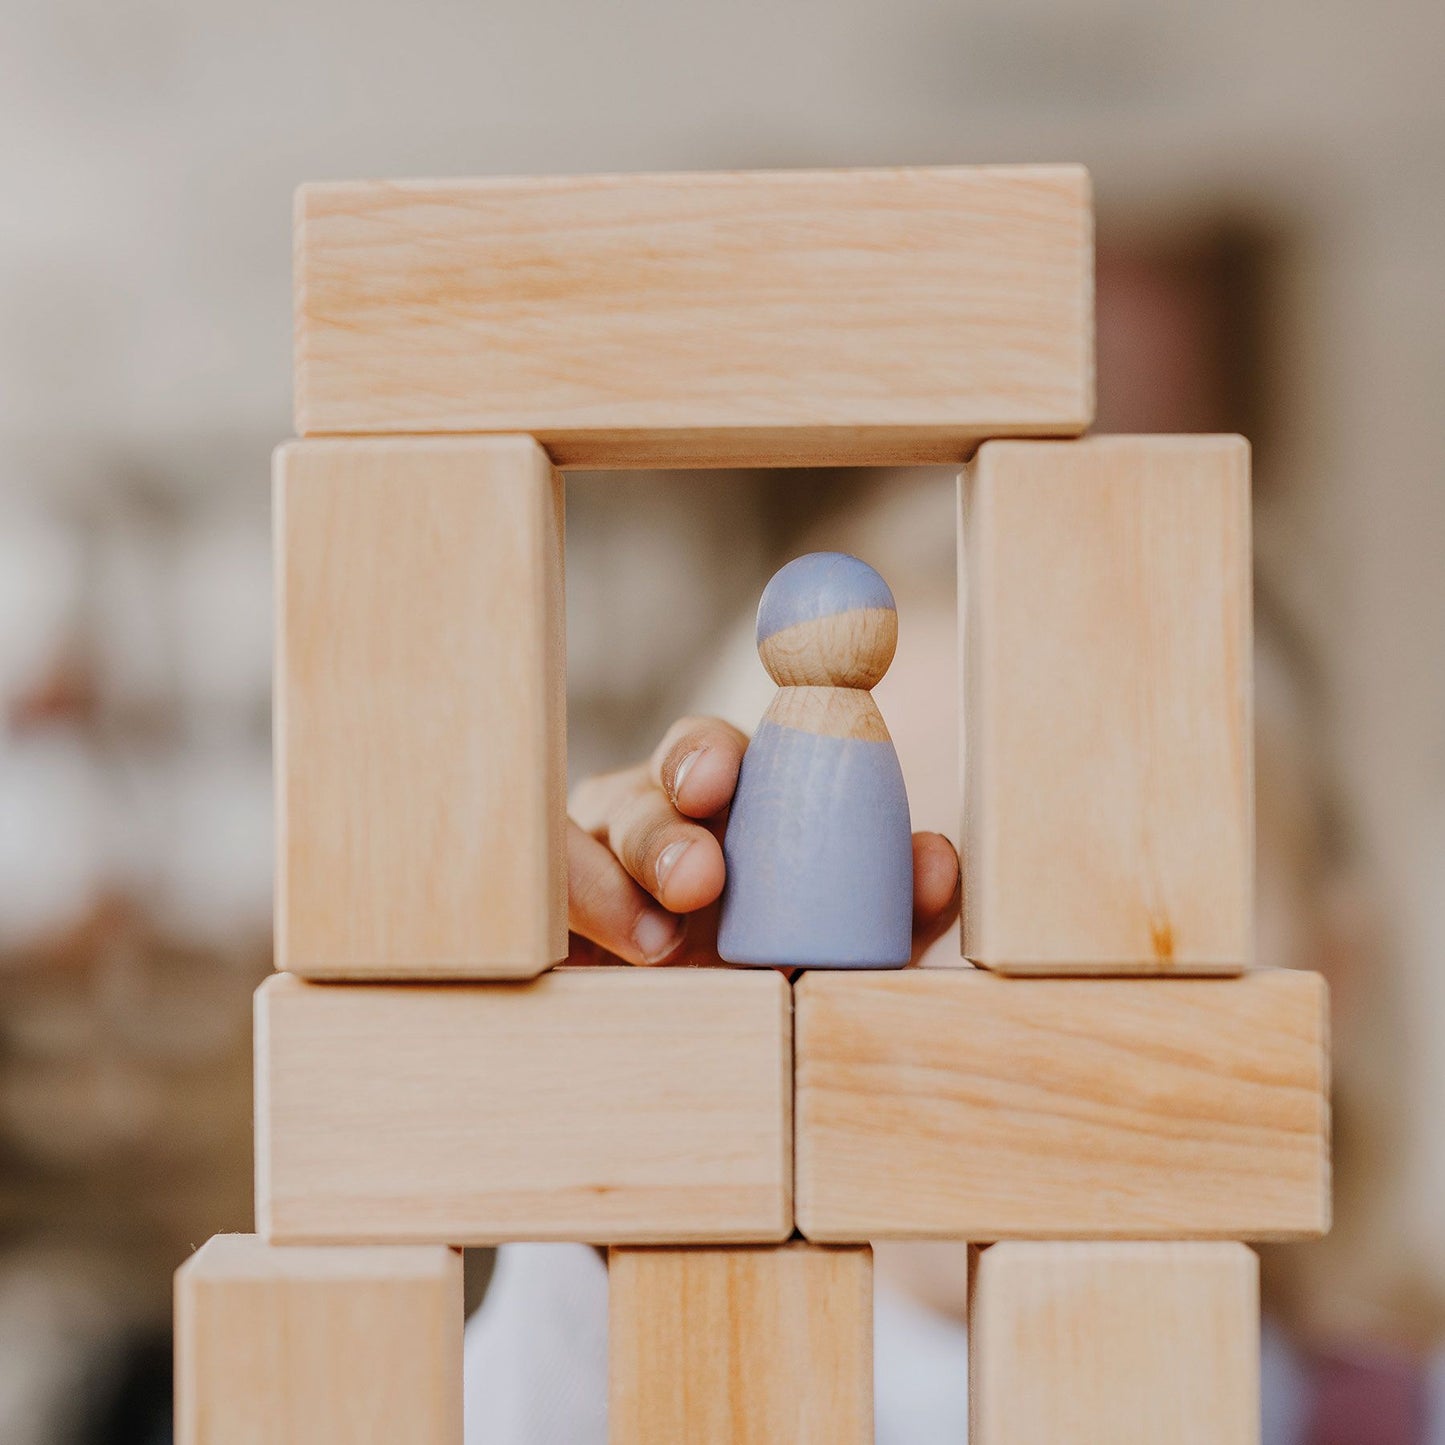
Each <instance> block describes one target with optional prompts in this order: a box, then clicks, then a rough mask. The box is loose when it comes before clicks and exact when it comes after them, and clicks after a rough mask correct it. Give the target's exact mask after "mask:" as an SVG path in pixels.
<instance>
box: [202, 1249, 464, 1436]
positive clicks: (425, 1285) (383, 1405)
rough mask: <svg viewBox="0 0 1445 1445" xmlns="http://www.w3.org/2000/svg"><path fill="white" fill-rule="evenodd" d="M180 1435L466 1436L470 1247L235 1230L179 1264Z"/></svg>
mask: <svg viewBox="0 0 1445 1445" xmlns="http://www.w3.org/2000/svg"><path fill="white" fill-rule="evenodd" d="M176 1438H177V1441H178V1442H179V1445H320V1442H323V1441H324V1442H330V1441H335V1442H341V1441H345V1442H346V1445H396V1442H398V1441H402V1440H405V1441H406V1442H407V1445H461V1440H462V1258H461V1255H460V1254H458V1253H457V1252H456V1251H454V1250H450V1249H443V1248H440V1247H437V1246H425V1245H419V1246H391V1245H384V1246H371V1247H366V1248H355V1247H352V1248H300V1249H297V1248H289V1247H277V1246H273V1245H269V1244H266V1243H264V1242H263V1241H261V1240H259V1239H257V1238H256V1237H255V1236H254V1235H249V1234H222V1235H217V1236H216V1238H214V1239H212V1240H211V1241H210V1243H208V1244H205V1245H203V1246H202V1247H201V1248H200V1250H198V1251H197V1253H196V1254H194V1255H193V1256H192V1257H191V1258H190V1259H189V1260H188V1261H187V1262H186V1263H185V1264H183V1265H182V1266H181V1268H180V1270H179V1271H178V1272H177V1274H176Z"/></svg>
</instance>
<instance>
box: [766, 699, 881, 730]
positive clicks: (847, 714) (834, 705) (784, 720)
mask: <svg viewBox="0 0 1445 1445" xmlns="http://www.w3.org/2000/svg"><path fill="white" fill-rule="evenodd" d="M763 721H764V722H773V723H777V724H778V725H779V726H780V727H786V728H794V729H796V730H797V731H798V732H804V733H816V734H818V735H819V736H822V737H829V738H860V739H861V740H862V741H864V742H870V743H886V742H889V741H890V738H889V735H888V726H887V724H886V723H885V722H884V721H883V714H882V713H881V712H879V711H878V704H877V703H876V702H874V701H873V697H872V694H871V693H867V692H864V691H862V690H861V689H859V688H846V687H784V688H779V689H778V693H777V695H776V696H775V697H774V698H773V700H772V702H771V703H770V704H769V705H768V710H767V711H766V712H765V713H764V714H763Z"/></svg>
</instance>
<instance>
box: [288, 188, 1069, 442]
mask: <svg viewBox="0 0 1445 1445" xmlns="http://www.w3.org/2000/svg"><path fill="white" fill-rule="evenodd" d="M295 371H296V426H297V430H298V431H300V432H301V433H302V434H304V435H312V434H318V433H328V432H329V433H363V432H496V431H502V432H528V433H531V434H533V435H535V436H537V437H538V438H539V439H540V440H541V441H542V442H543V444H544V445H545V446H546V447H547V449H548V451H549V452H551V454H552V456H553V457H554V458H555V460H556V461H557V463H558V465H560V466H579V467H580V466H585V467H657V466H790V465H813V466H819V465H863V464H890V463H891V464H907V463H922V462H947V461H958V460H962V459H963V458H964V457H966V456H967V455H968V454H969V453H970V452H971V451H972V449H973V447H974V446H975V445H976V444H977V442H978V441H979V440H980V439H981V438H983V437H987V436H1020V435H1029V436H1041V435H1042V436H1069V435H1074V434H1077V433H1078V432H1081V431H1083V430H1084V429H1085V427H1086V426H1087V425H1088V423H1089V421H1090V419H1091V417H1092V413H1093V214H1092V206H1091V199H1090V192H1089V180H1088V176H1087V174H1086V173H1085V172H1084V171H1083V170H1082V169H1081V168H1079V167H1077V166H1014V167H1008V166H1004V167H984V168H977V169H969V168H943V169H931V170H930V169H914V170H906V169H905V170H874V171H867V170H864V171H774V172H761V173H747V172H720V173H716V174H703V175H634V176H575V177H554V178H541V179H525V178H497V179H487V180H451V181H391V182H380V181H367V182H353V183H340V184H334V183H328V184H319V185H308V186H303V187H302V188H301V190H300V191H299V192H298V195H297V207H296V368H295Z"/></svg>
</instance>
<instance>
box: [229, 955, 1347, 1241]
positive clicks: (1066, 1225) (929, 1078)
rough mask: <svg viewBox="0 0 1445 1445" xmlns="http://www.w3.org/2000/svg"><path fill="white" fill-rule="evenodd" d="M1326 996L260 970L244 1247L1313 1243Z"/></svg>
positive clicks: (1280, 975)
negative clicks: (345, 981)
mask: <svg viewBox="0 0 1445 1445" xmlns="http://www.w3.org/2000/svg"><path fill="white" fill-rule="evenodd" d="M794 999H796V1007H797V1017H796V1041H795V1039H794V1020H793V1018H792V1004H793V1001H794ZM1325 1004H1326V1000H1325V991H1324V985H1323V983H1322V982H1321V980H1320V979H1319V978H1318V977H1317V976H1316V975H1313V974H1307V973H1298V972H1289V971H1273V970H1271V971H1261V972H1256V973H1251V974H1246V975H1243V976H1241V977H1237V978H1215V979H1169V980H1130V979H1111V980H1104V979H1048V980H1019V979H1010V978H1006V977H1000V976H998V975H994V974H990V973H987V972H985V971H982V970H975V969H956V970H953V969H950V970H904V971H893V972H881V973H869V972H847V973H842V972H840V973H824V972H816V973H812V974H809V975H807V976H806V977H804V978H803V979H802V980H801V981H800V982H799V984H798V985H797V987H796V989H795V990H792V991H790V990H789V988H788V985H787V983H786V982H785V980H784V979H783V978H782V976H781V975H779V974H777V973H774V972H771V971H767V970H730V969H662V970H652V969H625V968H623V969H587V968H583V969H578V968H564V969H558V970H556V971H554V972H552V973H550V974H547V975H545V976H543V977H542V978H540V979H537V980H534V981H532V982H528V983H504V984H484V985H473V986H443V987H437V986H423V985H341V984H315V983H303V982H301V981H299V980H297V979H295V978H292V977H285V976H278V977H276V978H273V979H271V980H270V981H268V982H267V984H266V985H264V986H263V988H262V989H261V991H260V993H259V994H258V996H257V1024H256V1028H257V1102H256V1146H257V1168H256V1177H257V1219H258V1224H259V1228H260V1230H261V1232H262V1233H263V1234H264V1235H265V1236H266V1237H268V1238H270V1239H272V1240H274V1241H276V1242H280V1243H325V1242H337V1243H361V1242H368V1241H373V1242H382V1243H401V1242H415V1243H437V1244H452V1245H457V1244H493V1243H499V1242H503V1241H506V1240H583V1241H586V1242H590V1243H596V1244H716V1243H772V1242H780V1241H782V1240H784V1239H786V1238H787V1237H788V1236H789V1234H790V1233H792V1231H793V1228H794V1222H795V1219H796V1223H797V1226H798V1228H800V1229H801V1231H802V1233H803V1234H804V1235H805V1236H806V1237H807V1238H808V1239H811V1240H814V1241H816V1242H824V1243H838V1244H847V1243H863V1242H867V1241H871V1240H875V1239H890V1238H891V1239H910V1238H911V1239H929V1238H931V1239H967V1240H975V1241H994V1240H999V1239H1018V1238H1033V1239H1048V1238H1072V1239H1089V1238H1096V1239H1097V1238H1124V1239H1161V1238H1194V1239H1206V1238H1207V1239H1264V1238H1291V1237H1294V1238H1299V1237H1308V1236H1312V1235H1317V1234H1320V1233H1322V1232H1323V1230H1324V1229H1325V1228H1326V1227H1327V1225H1328V1221H1329V1151H1328V1123H1329V1117H1328V1115H1329V1111H1328V1102H1327V1062H1326V1007H1325ZM794 1054H796V1068H795V1065H794ZM795 1092H796V1105H795V1103H794V1096H795ZM795 1107H796V1114H797V1119H796V1126H797V1142H796V1151H795V1149H794V1142H793V1132H794V1118H793V1115H794V1108H795ZM795 1175H796V1178H795ZM795 1189H796V1211H795V1209H794V1191H795Z"/></svg>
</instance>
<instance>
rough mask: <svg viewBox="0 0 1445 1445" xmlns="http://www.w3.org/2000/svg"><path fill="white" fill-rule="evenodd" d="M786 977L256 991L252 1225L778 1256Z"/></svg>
mask: <svg viewBox="0 0 1445 1445" xmlns="http://www.w3.org/2000/svg"><path fill="white" fill-rule="evenodd" d="M792 1104H793V1073H792V997H791V992H790V990H789V988H788V984H787V981H786V980H785V979H784V978H783V977H782V976H781V975H780V974H779V973H777V972H775V971H773V970H759V971H756V972H743V971H740V970H735V969H721V968H687V969H648V968H560V969H554V970H553V971H552V972H550V973H546V974H543V975H542V976H541V977H540V978H538V979H535V980H533V981H531V982H527V983H509V984H479V985H466V984H448V985H425V984H398V985H394V986H393V985H380V984H347V985H345V986H341V985H337V984H320V983H303V982H302V981H300V980H299V979H296V978H292V977H289V976H287V975H277V976H275V977H273V978H271V979H270V980H268V981H267V982H266V983H265V984H264V985H263V986H262V987H261V989H260V991H259V992H258V994H257V996H256V1218H257V1222H258V1225H259V1226H260V1228H261V1230H262V1232H263V1233H265V1234H266V1235H267V1236H268V1237H269V1238H271V1239H274V1240H276V1241H278V1242H281V1243H289V1242H296V1243H328V1242H341V1243H360V1242H368V1241H381V1242H398V1243H399V1242H435V1243H442V1244H497V1243H501V1242H503V1241H507V1240H581V1241H586V1242H589V1243H595V1244H608V1243H684V1244H690V1243H712V1242H723V1243H734V1242H753V1241H762V1242H773V1241H777V1240H781V1239H785V1238H787V1236H788V1234H789V1233H790V1232H791V1230H792V1227H793V1210H792V1172H793V1171H792V1158H793V1154H792Z"/></svg>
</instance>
